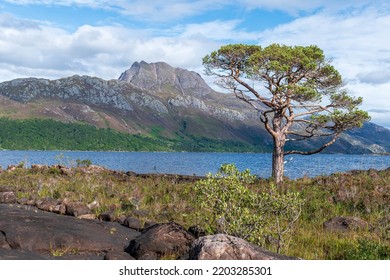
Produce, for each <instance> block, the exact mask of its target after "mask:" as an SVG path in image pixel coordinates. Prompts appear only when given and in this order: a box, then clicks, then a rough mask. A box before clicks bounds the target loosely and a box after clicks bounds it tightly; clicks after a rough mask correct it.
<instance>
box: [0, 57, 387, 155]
mask: <svg viewBox="0 0 390 280" xmlns="http://www.w3.org/2000/svg"><path fill="white" fill-rule="evenodd" d="M0 117H3V118H7V119H8V121H12V120H32V119H35V120H39V119H40V120H48V119H49V120H54V121H59V122H61V123H67V124H82V125H85V124H88V125H92V126H94V127H96V128H102V129H108V128H109V129H110V131H109V132H111V133H114V131H117V132H121V133H124V134H125V135H133V136H142V137H146V138H144V141H147V139H160V140H161V141H162V142H161V143H158V144H157V143H154V142H153V141H152V142H153V143H154V145H157V146H159V145H163V146H164V145H165V144H167V143H171V144H169V145H168V144H167V145H168V146H166V147H167V150H208V151H209V150H213V149H214V150H216V151H223V150H224V149H223V147H224V146H226V149H225V150H226V151H232V149H233V148H232V147H234V149H233V150H234V151H240V150H242V151H257V152H267V151H270V149H271V145H272V141H271V138H270V136H269V135H268V133H267V132H266V131H265V129H264V127H263V126H262V125H261V123H260V121H259V119H258V116H257V114H256V112H255V111H254V110H252V108H251V107H249V105H247V104H245V103H243V102H241V101H239V100H237V98H236V97H235V96H234V95H232V94H224V93H219V92H216V91H214V90H213V89H211V88H210V87H209V86H208V85H207V84H206V83H205V81H204V80H203V79H202V77H201V76H200V75H199V74H198V73H196V72H193V71H188V70H185V69H181V68H174V67H172V66H170V65H168V64H166V63H164V62H158V63H146V62H144V61H142V62H139V63H138V62H136V63H134V64H133V65H132V67H131V68H130V69H128V70H126V71H125V72H123V73H122V74H121V75H120V77H119V79H118V80H110V81H106V80H103V79H100V78H96V77H89V76H77V75H76V76H72V77H67V78H63V79H58V80H47V79H38V78H26V79H16V80H12V81H7V82H3V83H0ZM19 124H20V123H19ZM36 127H37V128H36V129H39V128H38V127H39V125H38V126H36ZM80 128H85V127H83V126H81V127H80ZM0 129H1V128H0ZM64 129H65V126H64ZM75 129H76V128H75ZM41 134H42V131H41ZM8 135H9V137H15V135H11V134H8ZM0 137H3V138H0V147H3V148H4V143H3V142H2V141H3V140H2V139H5V138H4V137H5V136H0ZM47 137H49V136H47ZM65 137H66V136H65ZM145 139H146V140H145ZM389 140H390V131H389V130H387V129H385V128H383V127H380V126H377V125H375V124H372V123H368V124H366V125H365V126H364V127H363V128H362V129H360V130H357V131H351V132H349V133H347V134H345V135H344V136H343V137H342V139H340V140H339V141H338V142H336V144H334V145H333V146H331V147H330V148H329V149H328V150H327V151H328V152H343V153H372V152H374V153H383V152H390V146H389V143H390V141H389ZM164 143H165V144H164ZM172 143H174V144H172ZM157 146H156V147H157ZM229 146H230V147H229ZM311 146H312V144H311V143H310V142H307V143H304V144H303V145H301V146H299V147H298V148H301V149H304V148H310V147H311ZM148 147H149V148H148V149H147V150H153V149H152V148H151V146H148ZM202 147H203V148H205V147H207V149H203V148H202ZM213 147H214V148H213ZM95 148H96V149H99V145H96V147H95ZM91 149H94V148H93V147H91ZM127 149H128V150H131V149H132V148H131V147H130V146H129V147H128V148H127ZM158 150H161V147H159V148H158Z"/></svg>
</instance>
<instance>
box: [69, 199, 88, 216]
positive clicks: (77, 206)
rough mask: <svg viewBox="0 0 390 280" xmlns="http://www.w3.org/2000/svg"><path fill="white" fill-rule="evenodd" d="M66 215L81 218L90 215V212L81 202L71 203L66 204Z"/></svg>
mask: <svg viewBox="0 0 390 280" xmlns="http://www.w3.org/2000/svg"><path fill="white" fill-rule="evenodd" d="M66 214H67V215H71V216H75V217H77V216H81V215H86V214H91V210H90V209H89V208H88V206H87V205H85V204H83V203H81V202H72V203H68V204H66Z"/></svg>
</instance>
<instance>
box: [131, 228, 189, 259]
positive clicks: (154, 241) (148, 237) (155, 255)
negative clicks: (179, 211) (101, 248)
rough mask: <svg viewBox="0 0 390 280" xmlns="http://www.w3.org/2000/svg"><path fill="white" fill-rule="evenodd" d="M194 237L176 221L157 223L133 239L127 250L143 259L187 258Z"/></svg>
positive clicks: (137, 257)
mask: <svg viewBox="0 0 390 280" xmlns="http://www.w3.org/2000/svg"><path fill="white" fill-rule="evenodd" d="M194 239H195V238H194V236H192V235H191V234H190V233H189V232H188V231H186V230H185V229H184V228H183V227H182V226H180V225H178V224H176V223H167V224H156V225H154V226H151V227H149V228H148V229H146V230H145V231H143V232H142V234H141V235H140V236H139V237H137V238H136V239H134V240H132V241H131V242H130V244H129V246H128V247H127V248H126V250H125V251H126V252H127V253H129V254H130V255H132V256H133V257H134V258H136V259H142V260H158V259H187V257H188V251H189V248H190V245H191V243H192V242H193V241H194Z"/></svg>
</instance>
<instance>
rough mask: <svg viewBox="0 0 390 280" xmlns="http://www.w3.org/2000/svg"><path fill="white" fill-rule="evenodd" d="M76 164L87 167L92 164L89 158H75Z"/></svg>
mask: <svg viewBox="0 0 390 280" xmlns="http://www.w3.org/2000/svg"><path fill="white" fill-rule="evenodd" d="M76 164H77V166H78V167H80V166H85V167H88V166H91V165H92V161H91V160H89V159H83V160H81V159H77V160H76Z"/></svg>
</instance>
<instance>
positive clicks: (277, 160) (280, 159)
mask: <svg viewBox="0 0 390 280" xmlns="http://www.w3.org/2000/svg"><path fill="white" fill-rule="evenodd" d="M283 138H285V136H284V135H282V134H280V135H276V137H274V148H273V152H272V177H273V178H274V179H275V181H276V184H280V183H281V182H283V174H284V144H285V141H283Z"/></svg>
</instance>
